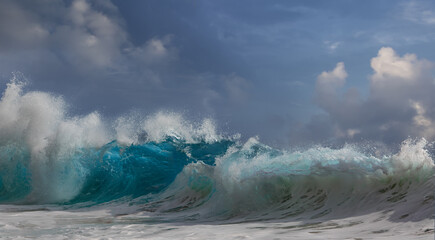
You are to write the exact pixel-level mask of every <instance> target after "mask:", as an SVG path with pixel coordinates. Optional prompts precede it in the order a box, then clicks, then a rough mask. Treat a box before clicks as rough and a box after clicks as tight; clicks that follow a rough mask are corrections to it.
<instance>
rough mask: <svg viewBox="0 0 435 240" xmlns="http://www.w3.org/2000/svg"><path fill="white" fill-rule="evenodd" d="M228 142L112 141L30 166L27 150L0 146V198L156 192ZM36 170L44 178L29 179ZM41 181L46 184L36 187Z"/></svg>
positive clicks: (95, 197) (81, 198) (107, 197)
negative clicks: (43, 175)
mask: <svg viewBox="0 0 435 240" xmlns="http://www.w3.org/2000/svg"><path fill="white" fill-rule="evenodd" d="M231 144H233V143H232V142H231V141H221V142H216V143H212V144H205V143H196V144H186V143H181V142H179V141H176V140H175V141H174V139H172V138H168V139H167V140H166V141H163V142H160V143H156V142H149V143H143V144H140V145H131V146H121V145H119V144H117V142H116V141H113V142H111V143H109V144H106V145H104V146H103V147H101V148H88V149H85V148H80V149H76V150H75V151H74V152H73V153H72V154H71V153H70V154H69V155H68V156H67V157H65V158H62V157H61V158H60V159H55V160H53V161H51V160H50V159H47V160H46V161H45V162H39V164H38V166H37V167H35V166H34V164H33V165H32V163H31V157H30V154H29V152H28V150H26V149H19V148H14V147H13V146H10V145H9V146H7V147H3V148H2V149H1V150H3V151H1V150H0V151H1V153H0V154H1V155H0V156H1V158H0V159H1V162H0V166H1V171H0V202H3V203H4V202H18V203H19V202H52V201H51V199H53V198H52V197H50V195H52V194H53V192H54V194H61V193H62V192H68V193H71V192H75V193H76V194H75V195H74V196H71V195H70V194H66V196H65V197H62V196H58V197H57V198H54V199H60V201H59V200H57V201H54V202H58V203H63V204H72V203H78V202H86V201H89V202H95V203H101V202H106V201H111V200H114V199H117V198H121V197H130V198H136V197H139V196H144V195H147V194H153V193H158V192H160V191H161V190H162V189H165V188H166V187H167V186H168V185H169V184H171V183H172V182H173V181H174V179H175V177H176V176H177V174H178V173H180V172H181V171H182V169H183V168H184V167H185V166H186V165H187V164H189V163H191V162H196V161H198V160H201V161H203V162H204V163H207V164H210V165H213V164H214V161H215V159H216V157H217V156H219V155H222V154H224V153H225V152H226V151H227V148H228V147H229V146H230V145H231ZM32 167H33V169H32ZM41 169H42V170H41ZM41 172H45V173H46V175H45V177H46V178H41V176H38V177H34V176H35V175H39V174H41ZM37 181H42V183H38V182H37ZM43 183H46V186H41V184H43ZM47 188H53V189H51V190H52V191H50V189H47ZM57 188H60V189H62V191H57V190H56V189H57ZM35 191H38V192H35ZM68 197H69V199H68Z"/></svg>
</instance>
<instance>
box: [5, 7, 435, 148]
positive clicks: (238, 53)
mask: <svg viewBox="0 0 435 240" xmlns="http://www.w3.org/2000/svg"><path fill="white" fill-rule="evenodd" d="M431 8H433V4H432V3H430V2H428V1H426V2H425V1H411V2H403V3H402V2H401V3H397V2H396V1H382V2H379V1H364V2H360V1H334V2H329V1H274V2H270V1H261V0H255V1H247V0H246V1H245V0H242V1H236V2H235V1H227V0H225V1H194V0H180V1H178V0H165V1H161V0H159V1H157V0H151V1H122V0H114V1H104V0H94V1H90V0H65V1H56V0H40V1H30V0H19V1H12V0H0V76H1V78H2V80H3V83H6V82H7V81H8V78H9V76H10V73H11V72H12V71H21V72H22V73H23V74H24V75H25V76H27V78H28V79H29V80H30V83H31V84H30V85H29V87H28V88H31V89H36V90H41V91H50V92H53V93H55V94H59V95H62V96H63V97H64V98H65V99H66V101H67V102H68V103H70V105H71V109H72V111H73V113H74V114H75V113H79V114H85V113H88V112H91V111H94V110H97V111H99V112H101V113H102V114H103V115H106V116H118V115H120V114H123V113H125V112H129V111H131V110H132V109H133V110H138V109H139V110H140V111H144V112H147V113H152V112H155V111H158V110H161V109H168V110H175V111H178V112H182V113H185V114H186V115H188V116H189V117H192V118H195V117H203V116H206V117H212V118H215V120H216V122H217V123H218V124H219V125H221V126H222V128H224V129H225V130H228V131H229V132H240V133H242V135H244V136H247V137H250V136H253V135H259V136H260V137H261V139H262V141H264V142H270V143H274V144H277V145H281V146H283V145H286V144H289V143H293V142H306V141H312V142H317V141H320V140H322V139H330V138H340V139H362V138H367V139H381V140H385V141H396V140H397V139H400V138H403V137H407V135H411V136H414V135H415V136H424V135H425V134H428V133H430V132H431V131H429V130H428V129H431V126H432V121H431V118H432V117H433V115H434V113H433V111H434V110H433V106H432V104H431V101H432V100H433V99H432V97H431V95H432V94H431V93H430V91H432V90H433V89H432V86H431V85H430V84H429V82H430V81H429V80H422V79H424V77H421V76H423V75H424V76H426V77H427V76H429V73H428V71H429V70H428V69H430V67H426V66H423V65H424V64H420V65H418V64H417V65H415V64H414V65H412V64H411V65H412V66H413V69H414V68H415V69H417V70H415V72H421V76H420V75H419V77H418V79H419V80H418V81H417V83H414V84H413V85H410V86H405V85H403V84H402V83H400V81H393V80H391V81H390V80H385V81H377V80H374V79H382V78H383V77H384V75H382V74H381V75H379V76H381V77H379V76H378V77H375V75H373V76H372V77H371V80H370V82H369V83H367V79H366V76H367V74H369V73H370V71H372V70H371V69H370V64H368V59H370V58H371V57H373V56H375V55H376V52H377V51H378V50H379V49H380V47H382V46H392V47H394V49H396V50H397V51H398V52H401V53H405V52H415V53H417V54H418V55H419V56H421V57H422V58H427V59H433V58H435V51H433V50H434V47H433V44H431V43H432V42H433V40H435V35H434V34H433V33H432V32H433V31H431V30H432V27H433V24H434V23H433V22H434V21H433V19H435V18H434V17H433V16H434V14H433V12H432V11H430V9H431ZM403 26H406V27H403ZM408 49H411V50H408ZM399 59H401V58H399ZM415 61H417V62H418V63H420V61H421V60H419V59H417V60H415ZM337 62H343V64H342V65H340V64H339V65H338V68H336V71H332V72H329V73H328V72H326V73H325V74H323V75H324V76H323V77H322V76H320V77H319V78H318V81H317V82H316V75H317V74H318V73H320V72H322V71H324V70H325V69H328V68H329V67H325V66H331V67H332V65H331V64H333V63H337ZM411 62H412V61H411ZM344 64H346V66H345V65H344ZM381 65H382V64H381ZM384 67H385V66H384V65H382V66H381V67H380V69H383V68H384ZM373 69H375V68H373ZM334 72H335V73H334ZM378 72H385V70H379V71H378ZM375 73H377V72H376V71H375ZM347 75H348V76H349V77H348V76H347ZM321 79H322V80H321ZM375 82H376V83H375ZM423 82H424V84H423ZM399 83H400V84H399ZM367 85H370V89H368V88H367ZM349 86H354V88H351V89H349V88H348V87H349ZM2 87H3V88H4V84H3V86H2ZM343 91H344V93H343ZM367 96H368V97H367ZM400 96H405V97H404V98H403V99H402V98H401V97H400ZM313 98H314V99H315V103H316V104H317V106H319V107H321V108H322V109H323V110H324V111H325V113H323V114H319V113H318V111H317V110H318V109H317V108H316V105H315V104H312V103H313V102H312V101H313ZM432 102H433V101H432ZM337 106H340V107H337ZM307 122H308V124H307ZM304 129H305V130H307V131H305V130H304ZM423 133H425V134H423ZM289 136H290V137H289ZM427 137H430V136H427Z"/></svg>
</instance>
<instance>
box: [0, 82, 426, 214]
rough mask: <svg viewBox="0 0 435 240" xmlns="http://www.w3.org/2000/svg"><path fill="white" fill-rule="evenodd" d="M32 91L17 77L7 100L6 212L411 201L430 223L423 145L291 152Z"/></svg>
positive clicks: (2, 177) (261, 209) (267, 208)
mask: <svg viewBox="0 0 435 240" xmlns="http://www.w3.org/2000/svg"><path fill="white" fill-rule="evenodd" d="M23 87H24V84H23V83H22V82H20V81H18V80H17V79H13V80H12V81H11V82H10V83H9V84H8V85H7V89H6V90H5V92H4V94H3V97H2V99H1V101H0V202H1V203H14V204H41V203H54V204H59V205H64V206H75V205H77V204H79V203H88V204H101V203H106V202H110V201H114V200H117V199H124V201H128V202H129V204H133V205H138V206H140V209H141V210H142V211H147V212H154V213H156V214H162V215H165V214H171V216H172V217H175V218H178V217H179V218H181V219H185V218H186V217H187V216H188V217H189V218H192V219H205V218H213V219H215V218H219V219H235V218H244V219H276V218H286V217H301V216H304V217H305V218H321V217H323V216H330V215H331V214H335V215H337V214H340V213H343V214H344V213H349V212H355V211H357V210H356V209H355V208H360V209H370V208H381V209H388V208H389V207H391V206H395V205H397V204H400V203H402V202H404V201H408V205H409V203H412V206H408V207H411V208H412V209H413V210H414V211H415V212H418V213H421V215H422V216H426V217H430V215H431V213H427V209H428V206H430V205H431V204H432V203H433V199H434V195H433V191H432V190H433V187H434V183H433V179H434V177H433V176H434V162H433V160H432V158H431V156H430V154H429V153H428V151H427V150H426V145H427V141H426V140H424V139H420V140H411V139H408V140H405V141H404V142H403V144H402V146H401V149H400V151H399V152H397V153H396V154H390V155H384V156H374V155H373V154H369V153H365V152H364V151H363V150H361V149H358V148H357V147H356V146H353V145H345V146H344V147H342V148H339V149H332V148H327V147H319V146H314V147H310V148H307V149H305V150H299V151H286V150H280V149H275V148H272V147H270V146H267V145H265V144H262V143H261V142H260V141H259V140H258V138H250V139H249V140H248V141H246V142H242V141H241V140H240V139H239V137H238V136H225V135H224V134H218V133H217V130H216V127H215V125H214V123H213V121H212V120H211V119H205V120H203V121H202V122H200V123H192V122H189V121H187V120H186V119H185V118H183V116H182V115H180V114H176V113H171V112H158V113H156V114H154V115H151V116H148V117H145V118H141V117H140V116H135V115H129V116H123V117H120V118H118V119H117V120H116V121H114V122H113V123H108V122H105V121H104V120H103V119H102V117H101V116H100V115H99V114H98V113H96V112H95V113H91V114H88V115H85V116H70V115H69V114H68V111H67V107H66V106H67V105H66V104H65V102H64V101H63V99H62V98H61V97H58V96H54V95H52V94H49V93H44V92H24V91H23ZM80 206H82V205H80ZM360 211H362V210H360ZM192 216H194V217H192Z"/></svg>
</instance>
